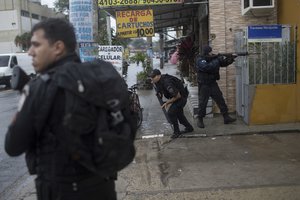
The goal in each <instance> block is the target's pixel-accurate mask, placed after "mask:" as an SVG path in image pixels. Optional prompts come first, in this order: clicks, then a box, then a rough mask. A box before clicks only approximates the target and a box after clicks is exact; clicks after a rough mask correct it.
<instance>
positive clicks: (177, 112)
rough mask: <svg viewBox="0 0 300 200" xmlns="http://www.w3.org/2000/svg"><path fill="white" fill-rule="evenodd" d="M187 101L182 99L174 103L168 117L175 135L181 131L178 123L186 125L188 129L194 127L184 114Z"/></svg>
mask: <svg viewBox="0 0 300 200" xmlns="http://www.w3.org/2000/svg"><path fill="white" fill-rule="evenodd" d="M186 101H187V99H186V98H180V99H179V100H177V101H175V102H174V103H172V105H171V106H170V108H169V110H168V115H169V118H170V121H171V123H172V125H173V127H174V132H175V133H179V131H180V130H179V124H178V121H179V123H180V124H182V125H184V126H185V127H187V128H189V127H192V125H191V124H190V123H189V122H188V120H187V119H186V117H185V115H184V112H183V108H184V106H185V104H186Z"/></svg>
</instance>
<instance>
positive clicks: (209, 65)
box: [196, 46, 236, 128]
mask: <svg viewBox="0 0 300 200" xmlns="http://www.w3.org/2000/svg"><path fill="white" fill-rule="evenodd" d="M233 62H234V58H233V57H224V56H221V55H214V54H212V48H211V47H210V46H204V48H203V55H202V56H199V57H198V58H197V59H196V69H197V78H198V96H199V113H198V121H197V126H198V127H199V128H204V123H203V118H204V117H205V115H206V106H207V102H208V99H209V97H210V96H211V97H212V99H213V100H214V101H215V102H216V103H217V105H218V107H219V108H220V111H221V113H222V114H223V118H224V124H229V123H232V122H234V121H235V120H236V119H233V118H231V117H230V116H229V115H228V108H227V105H226V103H225V100H224V97H223V94H222V92H221V90H220V88H219V85H218V83H217V80H219V79H220V73H219V69H220V67H227V66H228V65H230V64H232V63H233Z"/></svg>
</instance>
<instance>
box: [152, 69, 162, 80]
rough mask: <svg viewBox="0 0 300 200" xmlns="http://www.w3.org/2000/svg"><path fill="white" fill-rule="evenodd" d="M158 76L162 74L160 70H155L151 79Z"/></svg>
mask: <svg viewBox="0 0 300 200" xmlns="http://www.w3.org/2000/svg"><path fill="white" fill-rule="evenodd" d="M157 75H161V73H160V71H159V69H154V70H152V72H151V74H150V77H151V78H154V77H155V76H157Z"/></svg>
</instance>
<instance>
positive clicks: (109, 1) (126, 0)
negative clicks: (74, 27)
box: [98, 0, 183, 7]
mask: <svg viewBox="0 0 300 200" xmlns="http://www.w3.org/2000/svg"><path fill="white" fill-rule="evenodd" d="M177 3H183V0H98V5H99V7H108V6H136V5H139V6H141V5H160V4H177Z"/></svg>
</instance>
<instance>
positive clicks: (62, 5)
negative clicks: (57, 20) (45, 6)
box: [54, 0, 70, 14]
mask: <svg viewBox="0 0 300 200" xmlns="http://www.w3.org/2000/svg"><path fill="white" fill-rule="evenodd" d="M54 7H55V10H56V11H58V12H62V13H64V14H69V10H70V8H69V0H56V1H55V2H54Z"/></svg>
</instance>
